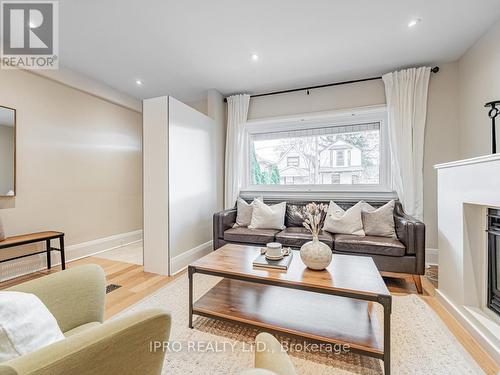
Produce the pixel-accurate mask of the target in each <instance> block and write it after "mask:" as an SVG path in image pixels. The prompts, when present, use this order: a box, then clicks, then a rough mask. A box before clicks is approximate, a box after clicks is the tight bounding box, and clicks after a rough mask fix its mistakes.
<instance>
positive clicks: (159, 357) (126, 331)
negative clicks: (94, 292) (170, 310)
mask: <svg viewBox="0 0 500 375" xmlns="http://www.w3.org/2000/svg"><path fill="white" fill-rule="evenodd" d="M169 333H170V316H169V315H168V314H167V313H166V312H164V311H163V310H160V309H150V310H145V311H141V312H139V313H135V314H132V315H128V316H125V317H123V318H120V319H116V320H111V321H109V322H106V323H104V324H103V325H101V326H97V327H94V328H90V329H88V330H86V331H83V332H81V333H79V334H76V335H73V336H70V337H68V338H66V339H64V340H62V341H59V342H56V343H54V344H52V345H49V346H46V347H44V348H42V349H40V350H37V351H35V352H33V353H29V354H26V355H23V356H21V357H18V358H15V359H12V360H10V361H7V362H4V363H2V364H1V365H0V375H4V374H5V375H7V374H9V375H10V374H18V375H23V374H30V375H49V374H50V375H63V374H79V375H87V374H88V375H91V374H160V373H161V370H162V366H163V360H164V357H165V352H164V351H163V350H161V348H160V349H158V350H152V344H151V343H153V342H162V343H163V342H164V341H166V340H168V336H169Z"/></svg>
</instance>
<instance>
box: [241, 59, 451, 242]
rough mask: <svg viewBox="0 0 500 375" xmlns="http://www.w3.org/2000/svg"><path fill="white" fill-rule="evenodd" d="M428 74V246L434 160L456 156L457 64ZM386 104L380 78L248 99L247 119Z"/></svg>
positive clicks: (433, 218)
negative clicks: (429, 77) (308, 91)
mask: <svg viewBox="0 0 500 375" xmlns="http://www.w3.org/2000/svg"><path fill="white" fill-rule="evenodd" d="M440 68H441V70H440V72H439V73H437V74H432V75H431V82H430V86H429V101H428V102H429V103H428V117H427V126H426V136H425V142H426V147H425V158H424V221H425V223H426V225H427V247H429V248H437V206H436V189H437V187H436V185H437V182H436V172H435V171H434V169H433V166H434V164H436V163H441V162H446V161H451V160H455V159H456V158H457V156H458V134H457V132H458V114H457V109H456V103H457V100H458V83H457V79H458V66H457V63H451V64H441V65H440ZM380 104H385V89H384V84H383V82H382V80H376V81H368V82H362V83H356V84H349V85H342V86H333V87H328V88H322V89H316V90H311V91H310V95H307V94H306V92H305V91H301V92H293V93H288V94H282V95H271V96H263V97H258V98H252V99H251V100H250V108H249V119H250V120H253V119H258V118H266V117H272V116H282V115H291V114H299V113H308V112H318V111H328V110H337V109H346V108H354V107H362V106H371V105H380Z"/></svg>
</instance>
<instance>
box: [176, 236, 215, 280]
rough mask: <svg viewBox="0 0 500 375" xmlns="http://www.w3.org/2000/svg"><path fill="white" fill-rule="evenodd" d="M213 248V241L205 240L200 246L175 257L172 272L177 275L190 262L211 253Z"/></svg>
mask: <svg viewBox="0 0 500 375" xmlns="http://www.w3.org/2000/svg"><path fill="white" fill-rule="evenodd" d="M212 249H213V241H208V242H205V243H204V244H201V245H199V246H196V247H194V248H192V249H191V250H188V251H185V252H184V253H182V254H180V255H177V256H176V257H173V258H172V260H171V261H170V274H171V275H175V274H176V273H179V272H181V271H183V270H184V269H185V268H186V267H187V266H188V265H189V264H190V263H192V262H194V261H195V260H197V259H200V258H201V257H204V256H205V255H207V254H209V253H210V252H211V251H212Z"/></svg>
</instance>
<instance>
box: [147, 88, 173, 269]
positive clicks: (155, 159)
mask: <svg viewBox="0 0 500 375" xmlns="http://www.w3.org/2000/svg"><path fill="white" fill-rule="evenodd" d="M142 111H143V120H142V129H143V133H142V134H143V136H142V137H143V149H144V151H143V155H144V156H143V184H144V219H143V223H144V224H143V225H144V228H143V238H144V239H143V241H144V242H143V248H144V270H145V271H146V272H152V273H158V274H161V275H168V274H169V273H170V261H169V255H168V225H169V223H168V182H169V181H168V152H169V151H168V147H169V142H168V140H169V138H168V97H167V96H163V97H160V98H152V99H147V100H144V101H143V105H142Z"/></svg>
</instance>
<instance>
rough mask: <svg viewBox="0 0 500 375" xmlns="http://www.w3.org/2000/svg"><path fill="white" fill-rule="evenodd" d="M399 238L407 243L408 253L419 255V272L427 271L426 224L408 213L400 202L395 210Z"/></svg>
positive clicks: (395, 222)
mask: <svg viewBox="0 0 500 375" xmlns="http://www.w3.org/2000/svg"><path fill="white" fill-rule="evenodd" d="M394 224H395V226H396V233H397V236H398V239H399V240H400V241H401V242H402V243H403V244H404V245H405V247H406V254H407V255H415V256H416V257H417V270H416V272H417V273H418V274H422V275H423V274H424V272H425V224H424V223H422V222H421V221H420V220H417V219H415V218H413V217H411V216H409V215H407V214H406V213H405V212H404V211H403V208H402V207H401V205H400V204H398V205H397V206H396V208H395V210H394Z"/></svg>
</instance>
